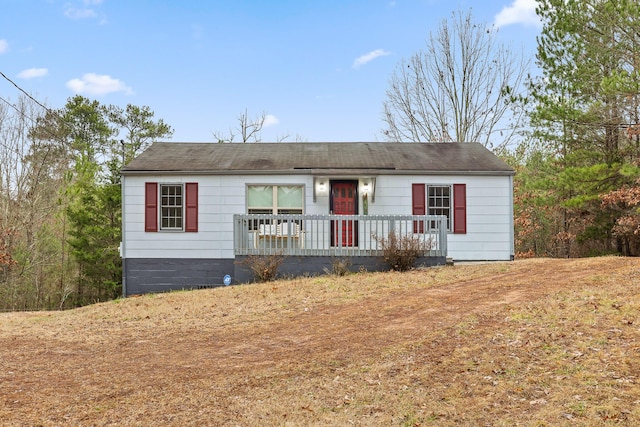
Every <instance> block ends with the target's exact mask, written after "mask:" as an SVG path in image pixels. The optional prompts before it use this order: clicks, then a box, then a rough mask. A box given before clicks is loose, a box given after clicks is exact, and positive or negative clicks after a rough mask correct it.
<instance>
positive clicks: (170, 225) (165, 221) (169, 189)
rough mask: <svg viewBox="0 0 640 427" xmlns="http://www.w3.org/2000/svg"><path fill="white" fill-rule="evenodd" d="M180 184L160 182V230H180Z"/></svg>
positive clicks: (181, 215) (181, 214)
mask: <svg viewBox="0 0 640 427" xmlns="http://www.w3.org/2000/svg"><path fill="white" fill-rule="evenodd" d="M182 218H183V211H182V185H175V184H160V230H182Z"/></svg>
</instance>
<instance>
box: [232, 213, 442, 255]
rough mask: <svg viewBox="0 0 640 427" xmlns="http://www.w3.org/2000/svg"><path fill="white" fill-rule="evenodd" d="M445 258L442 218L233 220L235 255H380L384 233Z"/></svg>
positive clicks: (277, 217)
mask: <svg viewBox="0 0 640 427" xmlns="http://www.w3.org/2000/svg"><path fill="white" fill-rule="evenodd" d="M391 232H394V233H395V235H396V237H398V238H402V237H405V236H408V237H410V238H412V239H418V240H419V241H420V242H421V243H422V244H424V247H425V256H435V257H446V256H447V218H446V217H445V216H432V215H262V214H260V215H256V214H246V215H234V216H233V234H234V251H235V254H236V255H275V254H282V255H297V256H342V257H344V256H381V255H382V248H381V244H380V239H381V238H383V239H387V238H388V236H389V233H391Z"/></svg>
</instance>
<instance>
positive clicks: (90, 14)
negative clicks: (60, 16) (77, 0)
mask: <svg viewBox="0 0 640 427" xmlns="http://www.w3.org/2000/svg"><path fill="white" fill-rule="evenodd" d="M102 1H103V0H82V1H81V3H82V5H80V6H79V7H75V6H74V5H72V4H71V3H67V4H65V10H64V15H65V16H66V17H67V18H70V19H87V18H96V17H97V16H98V12H96V11H95V10H94V9H93V8H92V6H100V5H101V4H102Z"/></svg>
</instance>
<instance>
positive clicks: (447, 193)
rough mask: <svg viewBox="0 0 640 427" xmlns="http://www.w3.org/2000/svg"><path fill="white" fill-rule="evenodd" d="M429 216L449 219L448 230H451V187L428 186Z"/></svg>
mask: <svg viewBox="0 0 640 427" xmlns="http://www.w3.org/2000/svg"><path fill="white" fill-rule="evenodd" d="M427 215H444V216H446V217H447V230H449V231H450V230H451V186H449V185H429V186H427Z"/></svg>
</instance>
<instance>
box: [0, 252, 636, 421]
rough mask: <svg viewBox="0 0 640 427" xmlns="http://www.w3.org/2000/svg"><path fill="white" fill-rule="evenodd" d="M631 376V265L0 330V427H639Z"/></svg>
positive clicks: (430, 274)
mask: <svg viewBox="0 0 640 427" xmlns="http://www.w3.org/2000/svg"><path fill="white" fill-rule="evenodd" d="M639 375H640V261H639V260H637V259H633V258H618V257H601V258H589V259H571V260H558V259H531V260H521V261H515V262H504V263H489V264H465V265H455V266H447V267H437V268H430V269H424V270H417V271H411V272H407V273H393V272H390V273H358V274H353V275H349V276H345V277H335V276H322V277H314V278H305V279H293V280H286V281H276V282H270V283H264V284H254V285H243V286H232V287H222V288H216V289H208V290H200V291H190V292H174V293H168V294H161V295H147V296H141V297H133V298H128V299H124V300H118V301H113V302H108V303H103V304H96V305H93V306H89V307H84V308H81V309H76V310H71V311H66V312H37V313H5V314H0V425H3V426H61V425H75V426H85V425H86V426H116V425H117V426H148V425H162V426H209V425H210V426H218V425H220V426H257V425H261V426H271V425H278V426H284V425H288V426H306V425H320V426H344V425H363V426H364V425H366V426H370V425H380V426H392V425H398V426H418V425H419V426H425V425H434V426H435V425H437V426H460V425H463V426H464V425H467V426H479V425H491V426H513V425H526V426H534V425H535V426H544V425H548V426H557V425H582V426H584V425H586V426H590V425H593V426H600V425H640V385H639V384H638V381H640V379H639V378H638V377H639Z"/></svg>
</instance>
